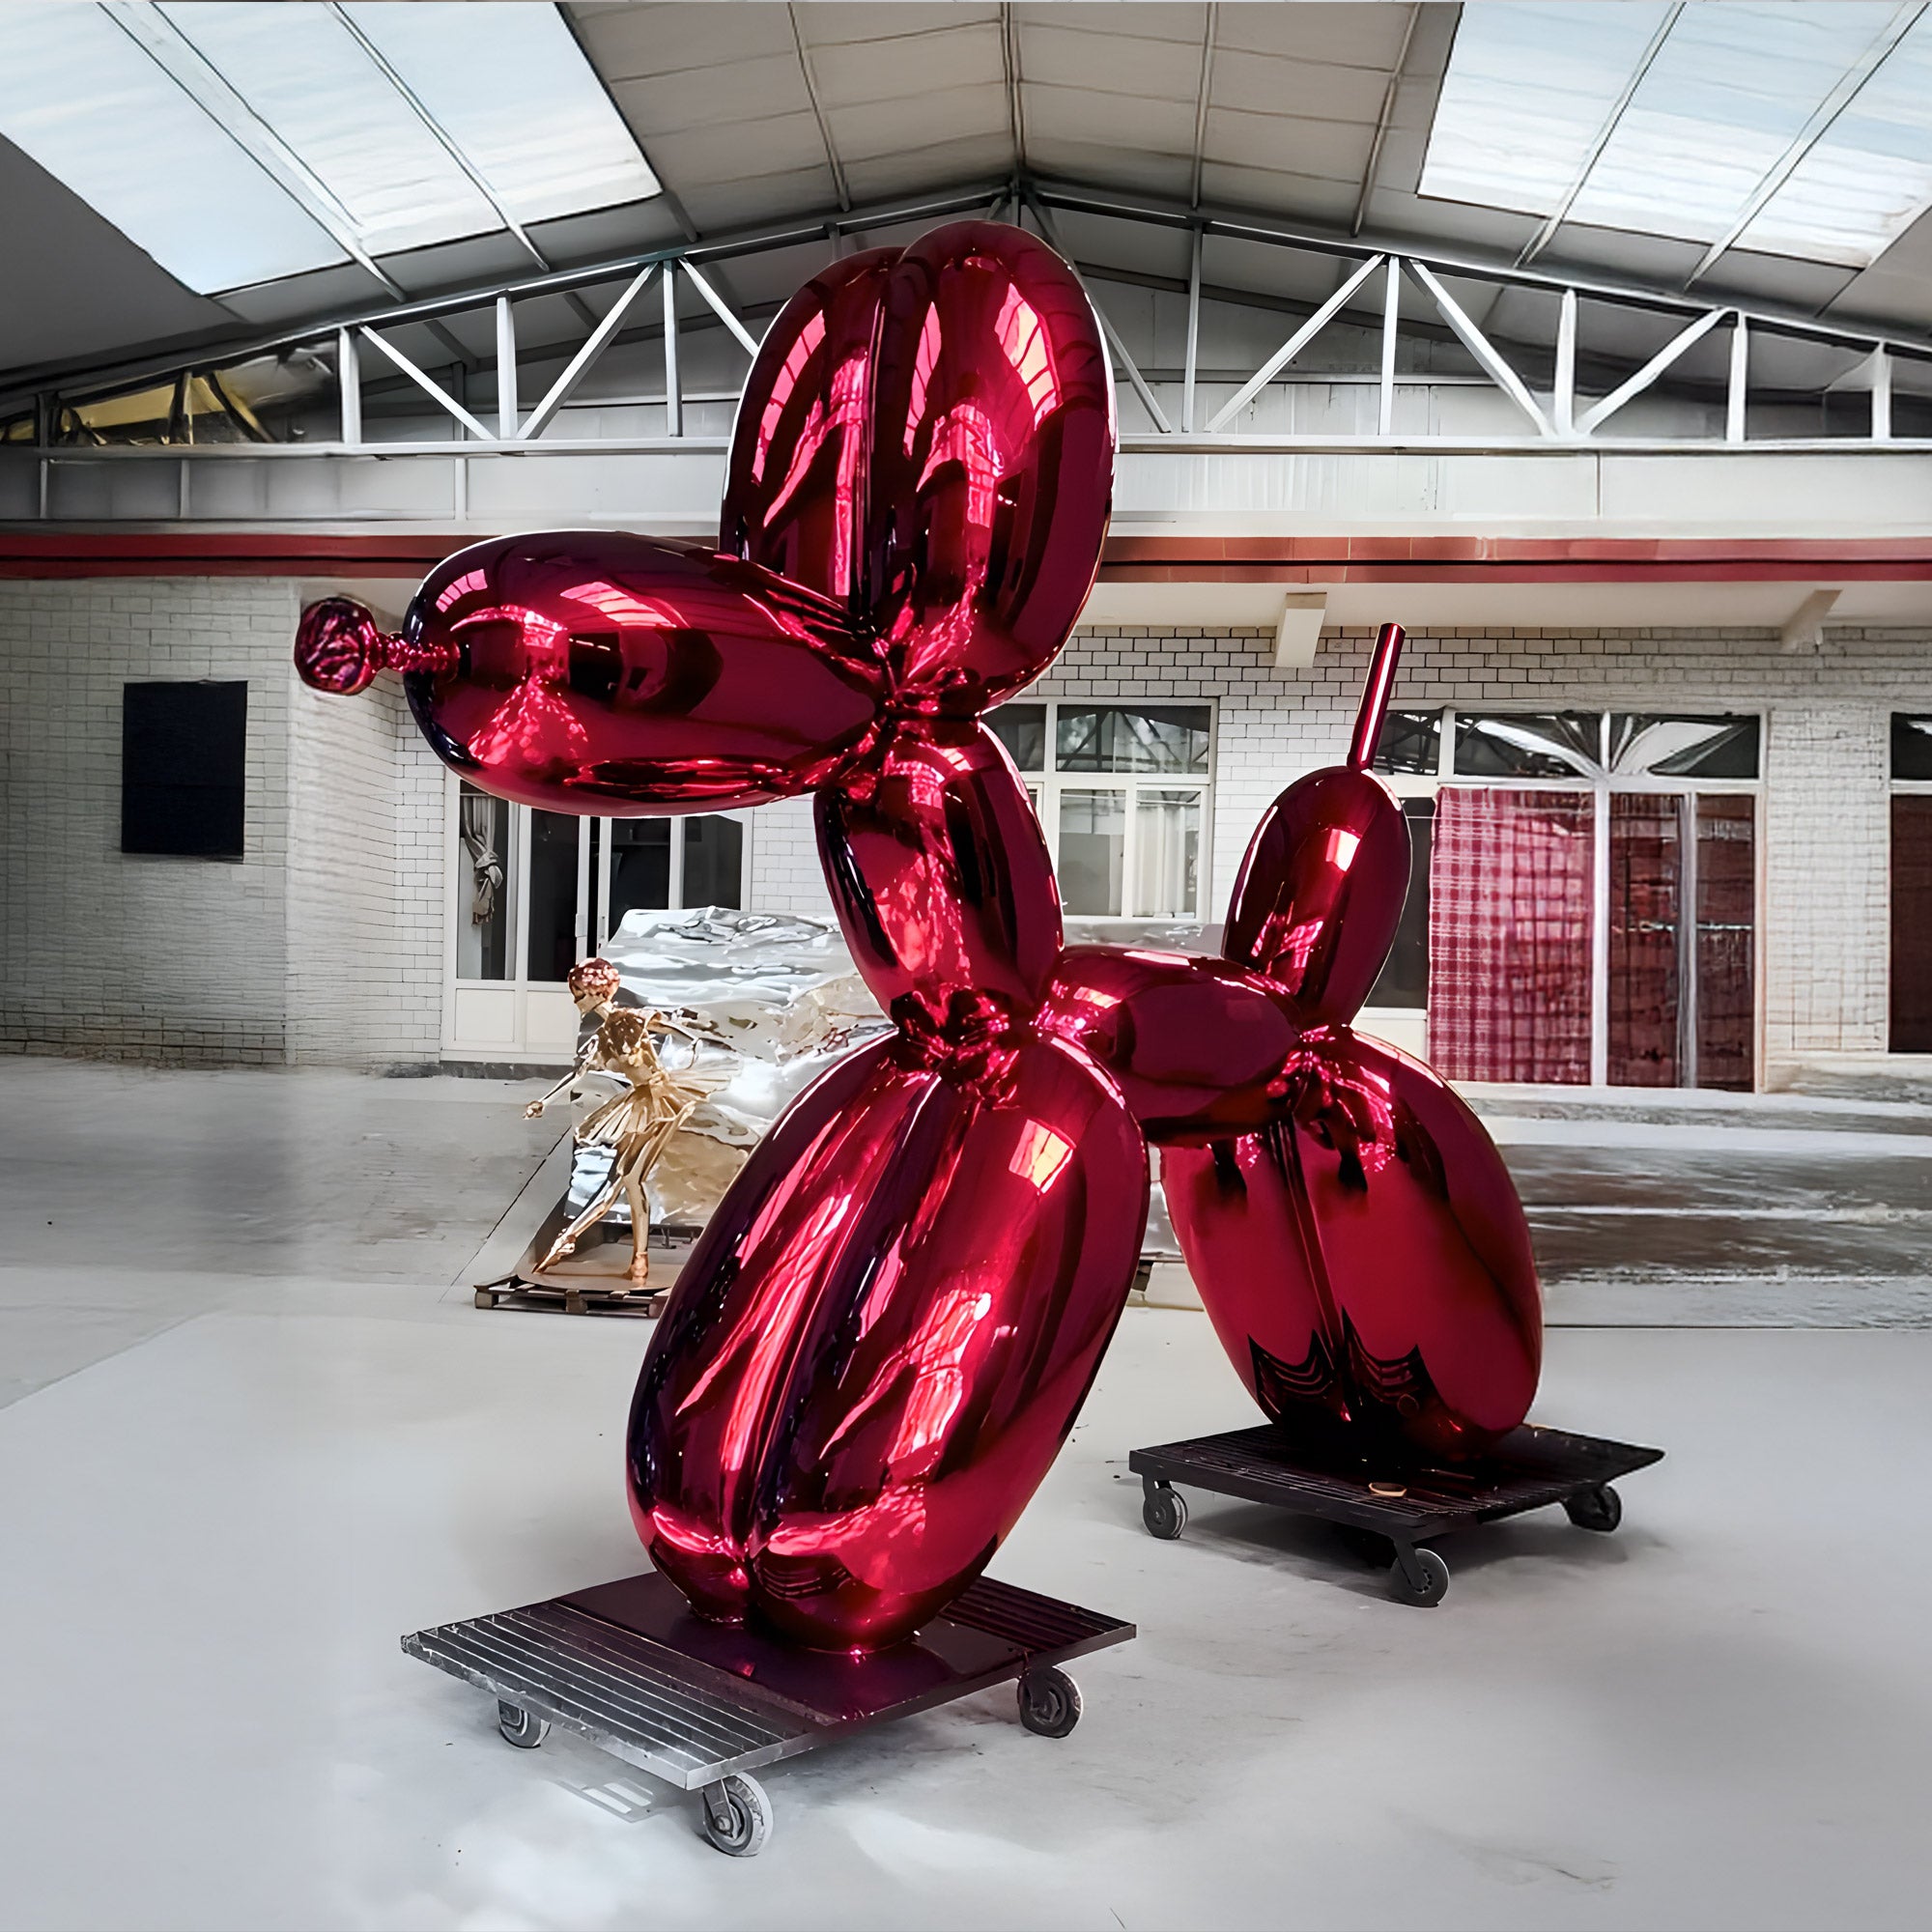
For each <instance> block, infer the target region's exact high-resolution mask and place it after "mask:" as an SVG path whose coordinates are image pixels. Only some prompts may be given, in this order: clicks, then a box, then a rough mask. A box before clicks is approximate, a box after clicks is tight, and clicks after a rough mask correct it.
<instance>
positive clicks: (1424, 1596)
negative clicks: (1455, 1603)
mask: <svg viewBox="0 0 1932 1932" xmlns="http://www.w3.org/2000/svg"><path fill="white" fill-rule="evenodd" d="M1415 1564H1416V1568H1417V1569H1419V1570H1420V1571H1421V1572H1422V1587H1421V1588H1420V1589H1417V1588H1416V1586H1415V1585H1414V1584H1413V1583H1411V1582H1410V1581H1409V1580H1408V1578H1407V1577H1406V1576H1405V1575H1404V1574H1403V1568H1402V1565H1401V1564H1400V1563H1397V1564H1394V1565H1392V1566H1391V1567H1390V1570H1389V1582H1388V1591H1389V1595H1390V1596H1391V1597H1393V1598H1394V1599H1395V1600H1396V1602H1397V1603H1398V1604H1412V1605H1414V1606H1415V1607H1416V1608H1417V1609H1422V1610H1426V1609H1429V1608H1430V1607H1432V1606H1433V1605H1436V1604H1439V1603H1440V1602H1441V1601H1442V1599H1443V1598H1444V1597H1446V1596H1447V1595H1448V1594H1449V1566H1448V1564H1446V1563H1445V1562H1443V1560H1442V1559H1441V1557H1439V1556H1438V1555H1436V1553H1435V1550H1433V1549H1418V1550H1417V1551H1416V1552H1415Z"/></svg>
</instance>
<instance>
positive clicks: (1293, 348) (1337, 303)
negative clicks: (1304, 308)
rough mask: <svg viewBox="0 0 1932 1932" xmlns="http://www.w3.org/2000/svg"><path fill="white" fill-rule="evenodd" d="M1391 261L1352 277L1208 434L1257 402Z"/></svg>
mask: <svg viewBox="0 0 1932 1932" xmlns="http://www.w3.org/2000/svg"><path fill="white" fill-rule="evenodd" d="M1386 259H1387V257H1385V256H1382V255H1371V256H1370V257H1369V259H1368V260H1367V261H1366V262H1364V263H1362V264H1361V265H1360V266H1359V267H1358V268H1357V269H1356V270H1355V272H1354V273H1353V274H1352V275H1350V276H1349V277H1348V278H1347V279H1346V280H1345V281H1344V282H1343V283H1342V286H1341V287H1340V288H1338V289H1337V290H1336V291H1335V293H1334V294H1333V295H1332V296H1330V297H1329V298H1328V299H1327V300H1326V301H1324V302H1323V303H1322V304H1321V307H1320V308H1318V309H1317V310H1316V311H1315V313H1314V314H1313V315H1311V316H1310V317H1309V318H1308V320H1307V321H1306V322H1304V323H1303V324H1302V325H1301V327H1299V328H1297V329H1296V330H1295V331H1294V333H1293V335H1291V336H1290V337H1289V338H1288V340H1287V341H1286V342H1284V343H1283V344H1282V345H1281V347H1280V348H1279V349H1277V350H1276V351H1275V352H1274V354H1273V355H1270V356H1269V357H1268V359H1267V360H1266V361H1265V362H1264V363H1263V364H1262V366H1261V367H1260V368H1259V369H1257V370H1256V371H1255V373H1254V374H1253V375H1252V376H1250V377H1249V378H1248V380H1247V381H1246V382H1245V383H1244V384H1242V385H1241V387H1240V389H1239V390H1238V391H1237V393H1236V396H1235V398H1234V400H1233V401H1232V402H1230V403H1228V404H1227V405H1226V406H1225V407H1224V408H1223V409H1221V410H1219V411H1218V412H1216V413H1215V414H1214V416H1213V417H1212V419H1211V420H1210V421H1209V422H1208V435H1209V436H1212V435H1214V434H1215V433H1216V432H1217V431H1218V430H1220V429H1222V428H1223V427H1224V426H1225V425H1226V424H1227V423H1229V422H1230V421H1231V420H1233V418H1234V417H1236V415H1238V414H1239V413H1240V412H1241V411H1243V410H1244V409H1246V408H1247V406H1248V405H1249V404H1250V403H1251V402H1253V401H1254V399H1255V398H1256V397H1257V396H1258V395H1260V394H1261V392H1262V390H1263V389H1264V388H1265V387H1266V386H1267V385H1268V384H1270V383H1272V382H1273V381H1274V379H1275V378H1276V377H1277V376H1278V375H1279V374H1280V373H1281V372H1282V370H1284V369H1285V368H1287V367H1288V365H1289V364H1290V363H1291V362H1293V360H1294V358H1295V357H1296V356H1297V355H1300V354H1301V352H1302V351H1303V350H1304V349H1306V348H1307V347H1308V345H1309V344H1310V343H1311V342H1313V341H1314V340H1315V338H1316V337H1317V336H1318V335H1320V334H1321V331H1322V330H1323V329H1324V328H1326V327H1328V325H1329V323H1331V322H1332V321H1333V320H1334V319H1335V317H1336V316H1337V315H1338V314H1339V313H1340V312H1341V310H1342V309H1343V308H1345V307H1346V306H1347V305H1348V301H1349V298H1350V296H1352V295H1353V294H1354V293H1355V291H1356V290H1357V289H1358V288H1360V287H1361V286H1362V284H1363V283H1364V282H1365V281H1367V280H1368V278H1369V277H1370V276H1371V275H1373V274H1374V273H1375V271H1376V270H1378V268H1380V267H1381V265H1382V263H1383V262H1384V261H1385V260H1386Z"/></svg>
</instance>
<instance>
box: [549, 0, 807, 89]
mask: <svg viewBox="0 0 1932 1932" xmlns="http://www.w3.org/2000/svg"><path fill="white" fill-rule="evenodd" d="M570 14H571V18H572V19H573V20H574V21H575V22H576V25H577V31H578V36H579V38H580V39H581V40H582V43H583V45H584V48H585V50H586V51H587V52H588V53H589V55H590V58H591V60H592V61H593V62H594V63H595V65H596V68H597V71H598V72H599V73H601V74H602V75H603V76H604V78H605V80H606V81H613V80H629V79H633V78H635V77H637V76H638V75H640V74H658V73H677V72H681V71H683V70H684V69H686V68H698V67H723V66H728V65H729V64H730V63H731V62H733V61H736V60H753V59H756V57H757V56H758V55H760V54H780V53H789V54H794V55H795V54H796V44H795V43H794V42H793V40H792V33H791V21H790V18H789V17H788V16H787V14H786V13H785V10H784V8H783V6H782V5H780V4H778V0H735V4H733V5H731V6H722V7H721V6H709V5H701V4H700V5H693V4H690V0H679V3H677V4H668V5H663V6H636V5H624V4H615V5H611V6H595V7H573V8H571V10H570Z"/></svg>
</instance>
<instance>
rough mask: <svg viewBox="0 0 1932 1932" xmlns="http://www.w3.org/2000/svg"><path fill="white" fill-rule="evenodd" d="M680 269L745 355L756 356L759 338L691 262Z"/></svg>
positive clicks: (685, 263) (682, 265) (683, 264)
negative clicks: (736, 339)
mask: <svg viewBox="0 0 1932 1932" xmlns="http://www.w3.org/2000/svg"><path fill="white" fill-rule="evenodd" d="M679 267H681V268H682V269H683V270H684V272H685V277H686V279H687V280H688V281H689V282H690V283H691V286H692V287H693V288H695V289H696V291H697V293H698V294H699V295H701V296H702V297H703V298H704V299H705V300H706V301H707V302H708V303H709V304H710V306H711V312H712V314H713V315H715V316H716V317H717V318H718V320H719V321H720V322H722V323H723V324H724V325H725V327H726V328H728V329H729V330H730V331H731V333H732V334H733V335H735V336H736V337H737V338H738V341H739V344H740V346H741V347H742V348H743V349H744V352H745V354H746V355H756V354H757V353H758V341H757V337H756V336H754V335H753V333H752V331H751V330H750V329H749V328H747V327H745V325H744V324H743V323H742V322H740V321H739V320H738V318H737V317H736V316H735V315H733V314H732V312H731V310H730V308H729V306H728V305H727V304H726V303H725V298H723V297H722V296H721V295H720V294H719V293H718V291H717V290H716V289H714V288H713V287H712V286H711V284H710V283H709V282H707V281H706V280H705V279H704V277H703V276H702V275H700V274H699V273H698V272H697V270H696V269H695V268H693V267H692V265H691V264H690V263H689V262H683V263H680V264H679Z"/></svg>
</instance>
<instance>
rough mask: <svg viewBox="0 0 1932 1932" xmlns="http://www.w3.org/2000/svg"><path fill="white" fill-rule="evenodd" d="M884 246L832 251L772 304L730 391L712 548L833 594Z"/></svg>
mask: <svg viewBox="0 0 1932 1932" xmlns="http://www.w3.org/2000/svg"><path fill="white" fill-rule="evenodd" d="M898 258H899V251H898V250H897V249H896V248H873V249H870V250H868V251H867V252H866V253H865V254H863V255H852V256H848V257H847V258H846V259H845V260H844V261H842V262H835V263H834V264H833V265H832V267H831V268H829V269H827V270H825V271H824V273H823V274H819V275H814V276H813V277H812V278H811V280H810V281H809V282H807V283H806V285H805V286H804V287H803V288H802V289H800V290H799V292H798V293H797V294H796V295H795V296H793V297H792V298H791V299H790V300H789V301H788V302H786V303H785V305H784V307H783V308H782V309H781V310H780V311H779V314H778V317H777V319H776V320H775V321H774V322H773V323H772V326H771V327H769V328H768V329H767V330H766V331H765V338H764V341H763V342H762V343H760V344H759V346H758V353H757V355H756V357H755V359H754V360H753V364H752V373H751V375H750V376H749V377H748V378H747V379H746V382H745V393H744V395H743V396H742V397H741V398H740V399H739V403H738V421H737V427H736V429H735V430H734V431H733V433H732V437H731V459H730V463H729V465H728V467H727V469H726V470H725V506H724V511H723V514H722V516H721V517H720V520H719V529H718V548H719V549H720V550H722V551H723V552H724V553H725V554H726V555H727V556H735V557H742V558H744V559H745V560H746V561H747V562H749V563H756V564H761V565H763V566H764V568H765V569H767V570H772V571H776V572H777V573H778V574H779V575H780V576H781V577H785V578H789V579H790V581H791V582H794V583H799V584H803V585H804V586H805V587H806V588H807V589H809V590H816V591H817V592H819V593H820V595H822V596H825V597H831V598H833V599H835V600H836V601H838V603H840V604H853V603H855V602H856V601H858V597H859V529H860V520H861V518H862V517H863V516H864V515H865V503H864V494H865V480H866V460H867V443H868V440H869V439H870V436H871V429H872V425H871V405H872V383H873V374H874V369H875V367H876V357H875V352H876V347H877V339H878V324H879V308H880V304H881V302H882V300H883V298H884V296H885V290H886V282H887V278H888V276H889V275H890V274H891V271H892V268H893V265H894V264H895V262H896V261H897V260H898Z"/></svg>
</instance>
